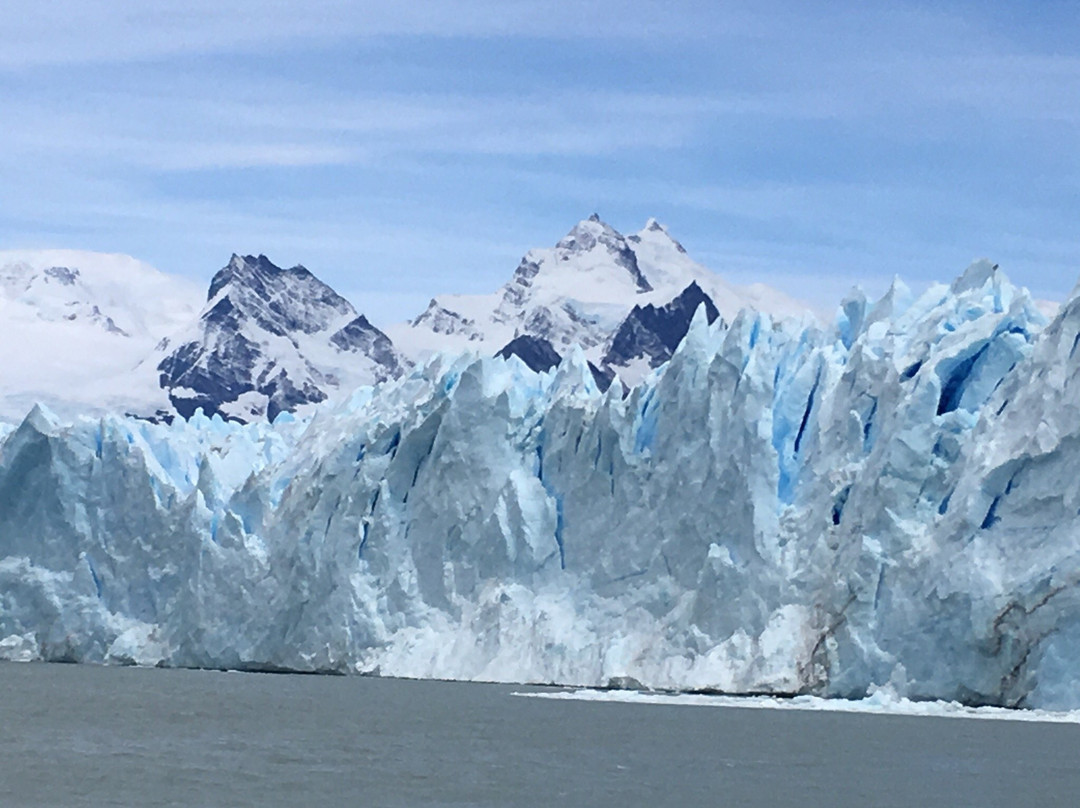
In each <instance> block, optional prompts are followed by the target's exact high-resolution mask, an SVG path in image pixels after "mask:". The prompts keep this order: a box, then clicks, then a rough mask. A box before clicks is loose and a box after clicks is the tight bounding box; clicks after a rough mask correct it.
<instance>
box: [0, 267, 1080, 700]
mask: <svg viewBox="0 0 1080 808" xmlns="http://www.w3.org/2000/svg"><path fill="white" fill-rule="evenodd" d="M1078 368H1080V295H1077V296H1074V297H1073V298H1072V299H1071V300H1070V301H1069V302H1067V303H1066V305H1065V306H1064V307H1063V308H1062V309H1061V311H1060V313H1059V314H1058V315H1057V317H1056V318H1055V319H1054V320H1053V321H1052V322H1050V323H1049V324H1047V323H1046V321H1045V319H1044V317H1043V316H1042V315H1041V314H1040V313H1039V311H1038V310H1037V308H1036V307H1035V305H1034V304H1033V302H1032V300H1031V299H1030V297H1029V296H1028V294H1027V292H1026V291H1024V290H1022V289H1018V288H1016V287H1014V286H1012V285H1011V284H1010V283H1009V281H1008V280H1007V278H1005V276H1004V275H1003V273H1002V272H1001V271H1000V270H998V269H997V268H996V267H993V266H991V265H990V264H987V263H978V264H975V265H973V266H972V267H971V268H969V269H968V270H967V272H965V273H964V274H963V275H962V276H961V277H960V278H958V279H957V280H956V281H955V282H954V283H953V284H951V285H950V286H944V285H938V286H934V287H932V288H931V289H929V290H928V291H927V292H926V293H924V294H922V295H920V296H918V297H917V298H915V297H913V296H912V295H911V294H910V293H909V292H908V291H907V290H906V288H904V287H903V285H902V284H900V283H896V284H894V285H893V287H892V288H891V289H890V290H889V292H888V293H887V294H886V295H885V296H884V297H883V298H882V299H881V300H879V301H877V302H875V303H872V304H871V303H869V302H868V301H867V300H866V299H865V298H863V297H862V296H860V295H853V296H852V297H851V298H849V299H848V300H845V301H844V303H843V305H842V307H841V309H840V313H839V315H838V318H837V322H836V324H835V326H833V327H831V328H829V329H821V328H817V327H814V326H809V325H805V324H795V323H792V322H790V321H783V322H779V323H774V322H773V321H771V320H770V319H769V318H768V317H766V316H764V315H760V314H755V313H753V312H749V311H746V312H743V313H742V314H740V315H739V316H738V317H736V318H735V319H734V320H733V321H732V322H730V323H726V322H724V321H723V320H717V321H716V322H715V323H713V324H712V325H709V324H708V322H707V319H706V317H705V315H704V311H700V310H699V312H698V315H697V317H696V318H695V320H694V323H693V325H692V326H691V329H690V332H689V333H688V335H687V337H686V339H685V340H684V341H683V343H682V344H681V345H680V347H679V349H678V350H677V351H676V353H675V355H674V356H673V358H672V359H671V360H670V361H669V362H668V363H667V364H665V365H663V366H662V367H660V368H659V369H657V370H656V371H654V372H653V373H652V374H651V375H650V376H649V377H647V378H646V380H645V381H644V382H643V383H642V384H641V385H640V386H638V387H636V388H634V389H633V390H632V391H631V392H630V394H629V395H627V396H626V397H623V395H622V392H621V391H620V390H619V389H618V386H617V385H616V386H614V387H613V388H612V389H611V390H609V391H607V392H606V393H601V392H600V391H599V390H597V388H596V386H595V383H594V381H593V377H592V374H591V372H590V371H589V368H588V364H587V362H586V361H585V358H584V356H583V355H581V354H580V353H572V354H571V355H570V356H568V357H567V358H566V359H564V360H563V362H562V364H561V365H559V366H558V367H557V368H555V369H553V370H552V371H550V372H548V373H542V374H537V373H534V372H532V371H531V370H529V369H528V368H527V367H526V366H525V365H524V364H523V363H522V362H520V361H519V360H518V359H516V358H511V359H509V360H503V359H499V358H481V357H477V356H470V355H459V356H439V357H436V358H435V359H433V360H431V361H430V362H428V363H427V364H426V365H424V366H422V367H419V368H417V369H416V370H415V371H413V372H412V373H411V375H409V376H407V377H405V378H403V379H400V380H397V381H392V382H387V383H384V384H381V385H379V386H377V387H374V388H362V389H360V390H358V391H357V392H356V393H355V394H354V395H353V396H352V398H351V399H350V400H348V401H346V402H343V403H338V404H335V405H330V406H324V407H322V408H320V409H318V410H317V411H316V412H315V413H314V415H312V416H310V417H308V418H305V419H293V418H291V417H290V416H288V415H282V416H280V417H278V419H277V420H275V422H274V423H273V424H253V425H239V424H233V423H227V422H223V421H222V420H220V419H219V418H214V419H207V418H205V417H202V416H200V415H196V416H195V417H194V418H192V419H190V420H189V421H182V420H178V421H176V422H175V423H173V424H172V425H163V424H152V423H147V422H142V421H137V420H133V419H127V418H122V417H106V418H103V419H101V420H93V421H92V420H88V419H87V420H81V421H77V422H74V423H61V422H60V421H59V419H57V418H56V417H54V416H51V415H50V414H49V413H48V412H46V411H45V410H43V409H40V408H36V409H35V410H34V411H33V412H31V413H30V414H29V415H28V416H27V417H26V418H25V420H24V421H23V422H22V423H21V424H19V425H17V426H10V427H2V428H0V658H8V659H48V660H60V659H64V660H72V661H87V662H112V663H139V664H162V665H170V666H195V667H210V668H242V669H243V668H246V669H280V670H302V671H345V672H375V671H378V672H380V673H382V674H384V675H401V676H415V677H440V678H455V679H483V680H496V681H528V682H559V683H566V684H581V685H603V684H606V683H607V682H608V680H609V679H611V678H612V677H618V676H632V677H634V678H635V679H638V680H639V681H641V682H642V683H644V684H646V685H648V686H652V687H658V688H674V689H708V690H717V691H723V692H728V693H775V694H804V693H809V694H816V695H822V696H841V697H858V696H863V695H865V694H867V693H868V692H870V691H872V690H873V689H874V688H875V687H876V686H882V685H889V686H891V687H892V688H894V689H895V690H896V692H897V693H899V694H901V695H904V696H907V697H909V698H915V699H924V698H935V699H947V700H958V701H962V702H964V703H968V704H995V705H1003V706H1027V707H1040V708H1049V709H1062V708H1078V707H1080V665H1077V664H1076V663H1077V661H1080V542H1078V538H1080V390H1078V389H1077V385H1078V382H1077V380H1076V375H1077V370H1078Z"/></svg>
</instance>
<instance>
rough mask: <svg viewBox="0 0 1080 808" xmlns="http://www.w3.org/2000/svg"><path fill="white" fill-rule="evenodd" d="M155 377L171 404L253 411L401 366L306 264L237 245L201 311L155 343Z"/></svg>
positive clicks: (318, 397)
mask: <svg viewBox="0 0 1080 808" xmlns="http://www.w3.org/2000/svg"><path fill="white" fill-rule="evenodd" d="M159 352H160V353H161V354H163V356H162V357H161V358H160V361H159V362H158V363H157V369H158V370H159V371H160V372H161V377H160V382H161V386H162V387H164V388H166V389H167V390H168V391H169V399H170V401H171V402H172V404H173V406H174V407H175V408H176V410H177V412H179V413H180V415H182V416H183V417H185V418H189V417H191V415H192V414H193V413H194V412H195V410H197V409H199V408H201V409H203V411H204V412H206V413H208V414H212V413H218V412H220V413H222V414H224V415H226V416H228V417H233V418H239V419H241V420H250V419H252V418H262V417H268V418H270V419H271V420H273V419H274V418H275V417H276V416H277V414H278V413H279V412H283V411H290V412H291V411H293V410H295V409H296V408H297V407H301V406H304V405H307V404H314V403H318V402H320V401H325V400H326V399H327V398H328V397H329V396H330V395H331V394H333V393H336V392H338V391H344V392H350V391H352V390H353V389H355V388H356V387H359V386H361V385H370V384H374V383H375V382H378V381H384V380H386V379H388V378H393V377H396V376H398V375H400V374H401V372H402V371H403V370H404V367H405V365H404V364H403V360H402V358H401V357H400V356H399V355H398V353H397V351H395V350H394V348H393V346H392V345H391V343H390V340H389V339H387V337H386V335H385V334H383V333H382V332H381V331H380V330H379V329H377V328H375V326H373V325H371V323H369V322H368V321H367V318H365V317H364V316H363V315H361V314H357V312H356V310H355V309H354V308H353V307H352V304H351V303H349V302H348V301H347V300H345V298H343V297H341V295H339V294H337V293H336V292H335V291H334V290H333V289H331V288H330V287H329V286H327V285H326V284H325V283H323V282H322V281H320V280H319V279H318V278H316V277H315V276H314V275H312V274H311V272H309V271H308V270H307V269H305V268H304V267H302V266H296V267H293V268H291V269H282V268H281V267H277V266H275V265H274V264H273V263H271V262H270V260H269V259H268V258H266V256H264V255H260V256H258V257H255V256H250V255H249V256H246V257H241V256H239V255H234V256H233V257H232V259H231V260H230V261H229V263H228V265H227V266H225V267H224V268H223V269H222V270H221V271H219V272H218V273H217V274H216V275H215V276H214V279H213V281H211V283H210V291H209V293H208V295H207V303H206V305H205V307H204V308H203V311H202V313H201V314H200V316H199V318H198V320H197V321H196V322H194V323H193V324H191V326H190V327H189V328H188V329H186V330H185V331H184V332H182V333H180V334H177V335H176V336H175V337H173V338H171V339H168V340H166V341H165V342H163V343H162V345H161V346H160V348H159Z"/></svg>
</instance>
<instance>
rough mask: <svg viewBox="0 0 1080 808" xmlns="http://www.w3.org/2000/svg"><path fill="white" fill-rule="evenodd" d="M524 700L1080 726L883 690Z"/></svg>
mask: <svg viewBox="0 0 1080 808" xmlns="http://www.w3.org/2000/svg"><path fill="white" fill-rule="evenodd" d="M511 695H512V696H517V697H520V698H531V699H550V700H556V701H583V702H599V703H608V704H646V705H660V706H668V707H671V706H674V707H726V708H728V709H741V710H794V711H798V712H833V713H849V714H860V715H883V716H903V717H917V718H953V719H956V718H962V719H972V720H983V721H987V720H989V721H1017V722H1024V723H1038V724H1080V710H1072V711H1069V712H1054V711H1050V710H1010V709H1007V708H1005V707H968V706H966V705H963V704H960V703H959V702H947V701H925V702H923V701H912V700H911V699H906V698H903V697H900V696H897V695H895V694H894V693H890V692H889V691H887V690H879V691H878V692H877V693H874V694H873V695H871V696H868V697H867V698H865V699H859V700H858V701H853V700H848V699H826V698H821V697H819V696H795V697H793V698H781V697H777V696H713V695H703V694H697V693H650V692H645V691H638V690H596V689H592V688H582V689H578V690H564V691H559V692H539V691H536V692H531V691H515V692H513V693H512V694H511Z"/></svg>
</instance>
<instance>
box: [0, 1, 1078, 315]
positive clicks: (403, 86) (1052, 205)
mask: <svg viewBox="0 0 1080 808" xmlns="http://www.w3.org/2000/svg"><path fill="white" fill-rule="evenodd" d="M1077 42H1080V9H1078V7H1077V6H1076V4H1075V2H1059V1H1058V0H1041V2H1039V3H1037V4H1019V3H1005V2H981V3H976V2H955V3H929V2H895V3H866V2H863V3H855V2H851V3H847V2H830V3H827V4H825V3H821V4H817V3H800V2H768V0H766V1H765V2H754V3H749V2H747V3H738V2H735V3H727V2H725V3H720V2H692V1H691V0H668V2H660V1H659V0H654V1H649V0H639V1H638V2H634V1H633V0H631V1H630V2H619V3H616V2H611V1H609V0H593V1H592V2H590V1H589V0H583V1H582V2H573V3H571V2H550V1H549V2H542V1H540V0H534V1H532V2H518V1H517V0H498V1H497V2H496V1H494V0H475V1H474V2H445V0H431V1H429V2H422V1H421V2H412V3H409V4H407V5H406V4H397V3H385V2H380V3H375V2H363V1H362V0H360V1H354V2H346V1H345V0H307V2H290V1H289V0H285V1H284V2H274V3H269V2H264V0H258V1H256V0H239V1H238V2H231V3H230V2H227V1H226V0H219V1H218V2H211V0H188V2H184V3H179V2H168V1H165V2H154V1H153V0H143V2H138V3H136V2H117V0H96V1H92V0H85V1H84V2H69V1H68V0H54V2H49V3H42V2H40V0H32V1H31V2H28V1H27V0H6V2H5V3H3V4H0V109H2V110H3V113H4V115H3V125H2V126H0V187H2V188H4V193H2V194H0V247H46V246H55V247H73V248H83V249H95V250H106V251H114V252H124V253H130V254H132V255H136V256H138V257H140V258H143V259H145V260H147V261H149V262H150V263H152V264H154V265H155V266H158V267H160V268H161V269H164V270H167V271H170V272H176V273H181V274H185V275H190V276H192V277H195V278H199V279H203V280H208V279H209V277H210V276H211V274H212V273H213V272H214V271H215V270H216V269H217V268H219V267H220V266H222V265H223V264H224V263H225V262H226V261H227V260H228V257H229V255H230V254H231V253H232V252H242V253H248V252H255V253H258V252H262V253H266V254H267V255H268V256H270V257H271V258H272V259H273V260H274V261H275V262H277V263H280V264H294V263H303V264H304V265H306V266H308V267H309V268H311V269H312V270H313V271H315V272H316V273H317V274H319V275H320V276H322V277H324V278H325V279H326V280H328V281H329V282H330V283H332V284H333V285H334V286H335V287H336V288H338V289H340V290H341V291H342V292H343V293H346V294H347V295H348V296H350V297H351V298H352V299H353V300H354V302H355V303H357V305H358V306H359V307H360V308H361V309H362V310H364V311H366V312H368V314H369V316H371V317H372V318H373V319H374V320H375V321H376V322H383V323H385V322H388V321H392V320H395V319H401V318H404V317H407V316H410V315H413V314H415V313H417V312H418V311H419V310H420V309H422V307H423V305H424V304H425V303H426V301H427V299H428V298H429V297H431V296H432V295H433V294H436V293H441V292H458V291H460V292H482V291H491V290H493V289H495V288H496V287H498V286H499V285H500V284H501V283H503V282H505V280H506V279H507V278H508V277H509V275H510V273H511V272H512V270H513V269H514V267H515V266H516V264H517V262H518V260H519V258H520V256H521V255H522V253H524V251H525V250H526V249H527V248H529V247H532V246H548V245H550V244H552V243H554V242H555V241H556V240H558V239H559V238H560V237H561V236H562V235H563V234H564V233H565V232H566V231H567V230H568V229H569V228H570V227H571V226H572V225H573V224H574V222H575V221H577V220H578V219H581V218H583V217H585V216H588V215H589V214H590V213H592V212H594V211H597V212H599V213H600V214H601V216H602V217H603V218H604V219H605V220H607V221H609V222H610V223H611V224H613V225H614V226H615V227H617V228H619V229H620V230H623V231H624V232H631V231H634V230H637V229H639V228H640V227H641V226H642V225H643V224H644V222H645V220H646V219H647V218H648V217H649V216H655V217H657V218H659V219H660V220H661V221H663V222H664V223H665V224H667V225H668V227H669V229H670V230H671V231H672V233H673V234H674V235H675V236H676V237H677V238H679V239H680V240H681V241H682V242H683V243H684V244H685V246H686V247H687V249H688V250H689V252H690V254H691V255H692V256H694V257H696V258H697V259H698V260H699V261H701V262H702V263H705V264H706V265H707V266H710V267H711V268H713V269H714V270H716V271H718V272H720V273H721V274H723V275H725V276H726V277H729V278H731V279H732V280H735V281H738V282H749V281H755V280H760V281H763V282H767V283H772V284H774V285H777V286H779V287H781V288H784V289H786V290H787V291H789V292H790V293H792V294H795V295H797V296H801V297H804V298H808V299H810V300H812V301H813V302H815V303H817V304H824V303H826V302H832V301H835V300H838V299H839V296H840V295H842V294H843V293H844V291H846V289H847V288H849V287H850V286H851V285H852V284H854V283H860V284H862V285H863V286H864V287H866V288H867V289H868V290H869V291H870V292H872V293H874V292H880V291H881V290H882V289H883V288H884V285H885V284H886V283H887V281H888V279H889V278H891V277H892V275H894V274H899V275H900V276H902V277H903V278H904V279H905V280H907V281H908V282H909V283H911V285H913V286H916V287H918V286H920V285H922V284H925V283H926V282H928V281H930V280H949V279H951V278H952V277H953V276H955V275H956V274H958V273H959V272H960V271H962V270H963V268H964V267H965V266H966V265H967V264H968V263H969V262H970V261H971V260H972V259H973V258H976V257H982V256H986V257H989V258H992V259H993V260H994V261H997V262H999V263H1000V264H1001V265H1002V266H1003V268H1004V269H1005V270H1006V271H1007V272H1008V273H1009V274H1010V276H1011V277H1012V278H1013V279H1014V280H1015V281H1017V282H1020V283H1023V284H1025V285H1028V286H1030V287H1031V288H1032V290H1033V291H1034V292H1035V293H1036V294H1038V295H1039V296H1043V297H1051V298H1059V299H1060V298H1061V297H1062V296H1064V295H1065V294H1067V293H1068V291H1069V290H1070V289H1071V288H1072V287H1073V285H1074V284H1075V283H1076V281H1077V279H1078V277H1080V227H1078V222H1080V192H1078V191H1080V148H1078V145H1080V50H1078V49H1077V47H1076V43H1077Z"/></svg>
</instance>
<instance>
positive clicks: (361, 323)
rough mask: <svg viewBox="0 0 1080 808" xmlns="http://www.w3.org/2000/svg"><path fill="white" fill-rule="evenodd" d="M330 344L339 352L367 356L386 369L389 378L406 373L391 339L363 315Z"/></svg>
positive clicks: (341, 331) (332, 339) (338, 333)
mask: <svg viewBox="0 0 1080 808" xmlns="http://www.w3.org/2000/svg"><path fill="white" fill-rule="evenodd" d="M330 344H331V345H333V346H334V347H335V348H337V349H338V350H339V351H347V352H349V353H355V354H363V355H365V356H367V357H368V358H369V359H371V360H372V361H374V362H375V363H376V364H377V365H379V366H381V367H383V368H385V369H386V376H387V377H388V378H390V377H394V376H400V375H401V374H402V373H403V372H404V371H405V367H404V364H403V363H402V361H401V359H400V358H399V357H398V355H397V352H396V351H394V345H393V343H392V342H391V341H390V338H389V337H388V336H386V334H384V333H383V332H382V331H380V330H379V329H378V328H376V327H375V326H373V325H372V324H371V323H370V322H368V318H367V317H365V316H364V315H362V314H361V315H358V316H357V317H356V319H354V320H351V321H349V323H348V324H347V325H345V326H344V327H343V328H341V329H340V330H339V331H337V332H336V333H335V334H334V335H333V336H332V337H330Z"/></svg>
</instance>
